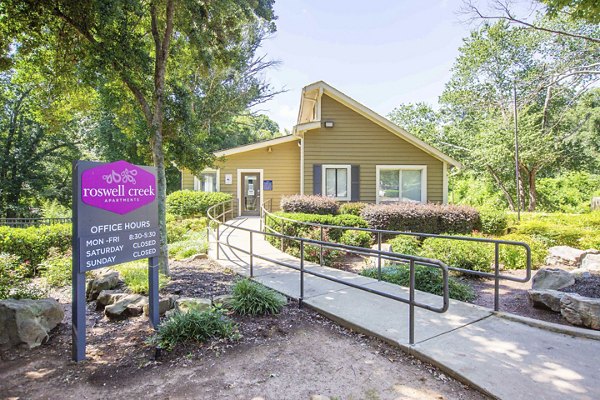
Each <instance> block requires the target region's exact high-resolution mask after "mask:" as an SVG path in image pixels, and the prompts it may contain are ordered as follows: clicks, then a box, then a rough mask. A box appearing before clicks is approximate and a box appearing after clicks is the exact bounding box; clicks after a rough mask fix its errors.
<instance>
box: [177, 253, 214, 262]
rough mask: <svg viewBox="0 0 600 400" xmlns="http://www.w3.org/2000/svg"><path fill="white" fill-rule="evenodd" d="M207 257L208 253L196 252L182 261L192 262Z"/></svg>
mask: <svg viewBox="0 0 600 400" xmlns="http://www.w3.org/2000/svg"><path fill="white" fill-rule="evenodd" d="M207 258H208V254H206V253H200V254H194V255H193V256H191V257H188V258H185V259H183V260H182V261H185V262H191V261H196V260H206V259H207Z"/></svg>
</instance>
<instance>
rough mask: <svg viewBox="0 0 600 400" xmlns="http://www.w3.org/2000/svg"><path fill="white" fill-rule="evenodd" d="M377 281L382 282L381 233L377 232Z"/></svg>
mask: <svg viewBox="0 0 600 400" xmlns="http://www.w3.org/2000/svg"><path fill="white" fill-rule="evenodd" d="M377 280H378V281H380V280H381V232H377Z"/></svg>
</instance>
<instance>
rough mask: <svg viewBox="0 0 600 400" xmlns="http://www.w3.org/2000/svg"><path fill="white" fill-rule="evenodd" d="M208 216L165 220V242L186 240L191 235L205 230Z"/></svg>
mask: <svg viewBox="0 0 600 400" xmlns="http://www.w3.org/2000/svg"><path fill="white" fill-rule="evenodd" d="M207 225H208V218H206V217H203V218H188V219H183V220H179V221H178V220H175V219H172V220H170V221H168V222H167V242H168V243H175V242H180V241H182V240H188V239H189V238H190V236H191V235H194V234H197V233H201V232H205V231H206V227H207Z"/></svg>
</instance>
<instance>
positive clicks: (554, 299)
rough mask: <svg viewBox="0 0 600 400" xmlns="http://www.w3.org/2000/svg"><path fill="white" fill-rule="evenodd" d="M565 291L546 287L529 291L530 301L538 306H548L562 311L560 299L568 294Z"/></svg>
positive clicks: (555, 310)
mask: <svg viewBox="0 0 600 400" xmlns="http://www.w3.org/2000/svg"><path fill="white" fill-rule="evenodd" d="M566 294H567V293H565V292H559V291H558V290H552V289H545V290H535V289H531V290H528V291H527V295H528V296H529V302H530V303H531V305H532V306H534V307H536V308H547V309H549V310H552V311H554V312H560V300H561V299H562V298H563V297H564V296H565V295H566Z"/></svg>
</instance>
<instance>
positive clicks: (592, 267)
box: [581, 253, 600, 272]
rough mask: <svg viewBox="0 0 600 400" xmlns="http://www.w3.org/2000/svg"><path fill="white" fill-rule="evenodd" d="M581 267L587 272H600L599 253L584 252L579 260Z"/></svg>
mask: <svg viewBox="0 0 600 400" xmlns="http://www.w3.org/2000/svg"><path fill="white" fill-rule="evenodd" d="M581 269H582V270H585V271H589V272H600V254H594V253H588V254H586V255H585V256H584V257H583V260H582V261H581Z"/></svg>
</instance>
